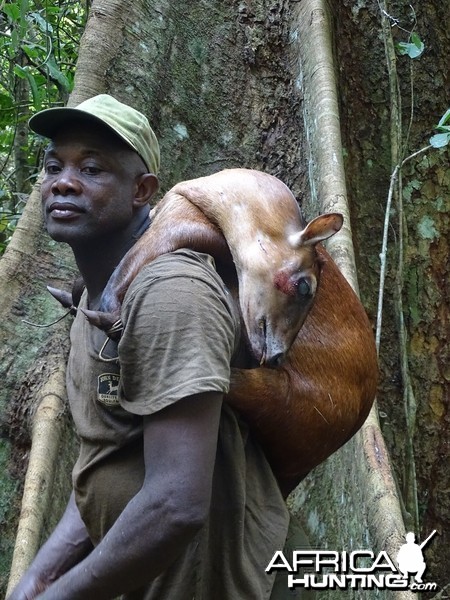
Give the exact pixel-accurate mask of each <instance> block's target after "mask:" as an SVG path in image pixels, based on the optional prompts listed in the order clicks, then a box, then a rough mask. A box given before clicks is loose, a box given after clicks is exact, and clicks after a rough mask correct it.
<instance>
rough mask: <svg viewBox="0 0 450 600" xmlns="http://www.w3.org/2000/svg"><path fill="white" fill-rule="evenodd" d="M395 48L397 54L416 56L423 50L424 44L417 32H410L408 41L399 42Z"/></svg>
mask: <svg viewBox="0 0 450 600" xmlns="http://www.w3.org/2000/svg"><path fill="white" fill-rule="evenodd" d="M396 48H397V52H398V53H399V54H402V55H404V54H407V55H408V56H409V57H410V58H418V57H419V56H420V55H421V54H422V52H423V51H424V49H425V45H424V43H423V42H422V40H421V39H420V37H419V36H418V35H417V33H412V34H411V37H410V41H409V42H399V43H398V44H397V45H396Z"/></svg>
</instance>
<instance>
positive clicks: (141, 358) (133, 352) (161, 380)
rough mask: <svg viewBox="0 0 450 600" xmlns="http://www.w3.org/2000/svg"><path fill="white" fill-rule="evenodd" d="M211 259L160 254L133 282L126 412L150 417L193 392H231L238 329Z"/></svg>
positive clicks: (122, 353) (125, 352) (125, 362)
mask: <svg viewBox="0 0 450 600" xmlns="http://www.w3.org/2000/svg"><path fill="white" fill-rule="evenodd" d="M210 260H211V259H209V260H205V258H204V255H198V256H195V253H185V254H183V253H172V254H169V255H164V256H163V257H159V259H156V260H155V261H154V262H152V263H151V264H150V265H148V266H147V267H144V269H143V271H141V273H140V274H139V276H138V278H137V279H136V280H135V282H133V284H132V288H130V290H129V292H128V293H127V296H126V297H125V301H124V305H123V310H122V313H123V314H122V318H123V321H124V333H123V336H122V339H121V341H120V344H119V359H120V369H121V393H120V404H121V405H122V407H123V408H124V409H125V410H127V411H129V412H131V413H134V414H138V415H150V414H152V413H154V412H156V411H158V410H161V409H162V408H164V407H165V406H168V405H169V404H172V403H174V402H176V401H177V400H179V399H181V398H184V397H187V396H190V395H193V394H198V393H201V392H211V391H216V392H222V393H226V392H227V391H228V388H229V381H230V362H231V359H232V355H233V353H234V350H235V347H236V345H237V337H238V332H239V324H238V319H237V317H236V312H235V309H234V308H233V303H232V300H231V297H230V295H229V294H228V292H227V290H226V288H225V286H224V284H223V282H222V281H221V279H220V278H219V277H218V275H217V273H216V272H215V271H214V269H213V267H212V266H211V263H210Z"/></svg>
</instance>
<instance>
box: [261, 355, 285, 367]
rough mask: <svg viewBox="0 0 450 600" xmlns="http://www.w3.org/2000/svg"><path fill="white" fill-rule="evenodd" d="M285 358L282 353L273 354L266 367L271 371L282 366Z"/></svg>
mask: <svg viewBox="0 0 450 600" xmlns="http://www.w3.org/2000/svg"><path fill="white" fill-rule="evenodd" d="M285 356H286V355H285V353H284V352H278V354H274V355H273V356H271V357H270V358H269V359H268V360H267V361H266V365H267V366H268V367H270V368H271V369H274V368H275V367H279V366H281V365H282V364H283V361H284V358H285Z"/></svg>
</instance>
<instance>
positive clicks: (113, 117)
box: [29, 94, 159, 175]
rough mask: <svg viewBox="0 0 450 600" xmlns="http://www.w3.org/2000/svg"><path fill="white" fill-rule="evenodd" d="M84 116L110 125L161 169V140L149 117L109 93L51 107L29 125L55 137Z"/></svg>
mask: <svg viewBox="0 0 450 600" xmlns="http://www.w3.org/2000/svg"><path fill="white" fill-rule="evenodd" d="M81 118H82V119H85V120H86V121H87V122H97V123H102V124H103V125H106V127H108V128H109V129H111V130H112V131H113V132H114V133H115V134H117V135H118V136H119V137H120V138H121V139H122V140H123V141H124V142H125V143H127V144H128V146H130V147H131V148H132V149H133V150H135V151H136V152H137V153H138V154H139V156H140V157H141V158H142V160H143V161H144V163H145V166H146V167H147V169H148V171H149V172H150V173H154V174H155V175H156V174H157V173H158V171H159V144H158V140H157V139H156V135H155V134H154V132H153V129H152V128H151V127H150V123H149V122H148V119H147V117H146V116H145V115H143V114H142V113H140V112H139V111H138V110H135V109H134V108H132V107H131V106H128V105H127V104H122V102H119V101H118V100H116V99H115V98H113V97H112V96H109V95H108V94H100V95H99V96H94V97H93V98H89V100H85V101H84V102H82V103H81V104H79V105H78V106H76V107H75V108H68V107H57V108H48V109H46V110H43V111H41V112H39V113H37V114H36V115H34V116H33V117H31V119H30V121H29V125H30V128H31V129H32V130H33V131H35V132H36V133H39V134H40V135H43V136H45V137H48V138H50V139H52V138H53V137H54V136H55V134H56V133H57V132H58V131H59V130H60V129H61V127H62V126H64V125H66V124H67V123H68V122H69V121H72V120H74V119H77V120H79V119H81Z"/></svg>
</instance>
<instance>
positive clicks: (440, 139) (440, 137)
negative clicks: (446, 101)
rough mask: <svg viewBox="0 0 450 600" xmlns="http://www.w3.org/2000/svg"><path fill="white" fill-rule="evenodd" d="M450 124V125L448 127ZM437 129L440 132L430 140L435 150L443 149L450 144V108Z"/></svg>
mask: <svg viewBox="0 0 450 600" xmlns="http://www.w3.org/2000/svg"><path fill="white" fill-rule="evenodd" d="M447 123H448V125H447ZM435 129H437V130H438V131H439V133H436V134H435V135H433V136H432V137H431V138H430V144H431V145H432V146H433V147H434V148H443V147H444V146H447V145H448V144H449V143H450V108H448V109H447V111H446V112H445V114H444V115H443V117H442V118H441V120H440V121H439V123H438V124H437V125H436V127H435Z"/></svg>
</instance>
